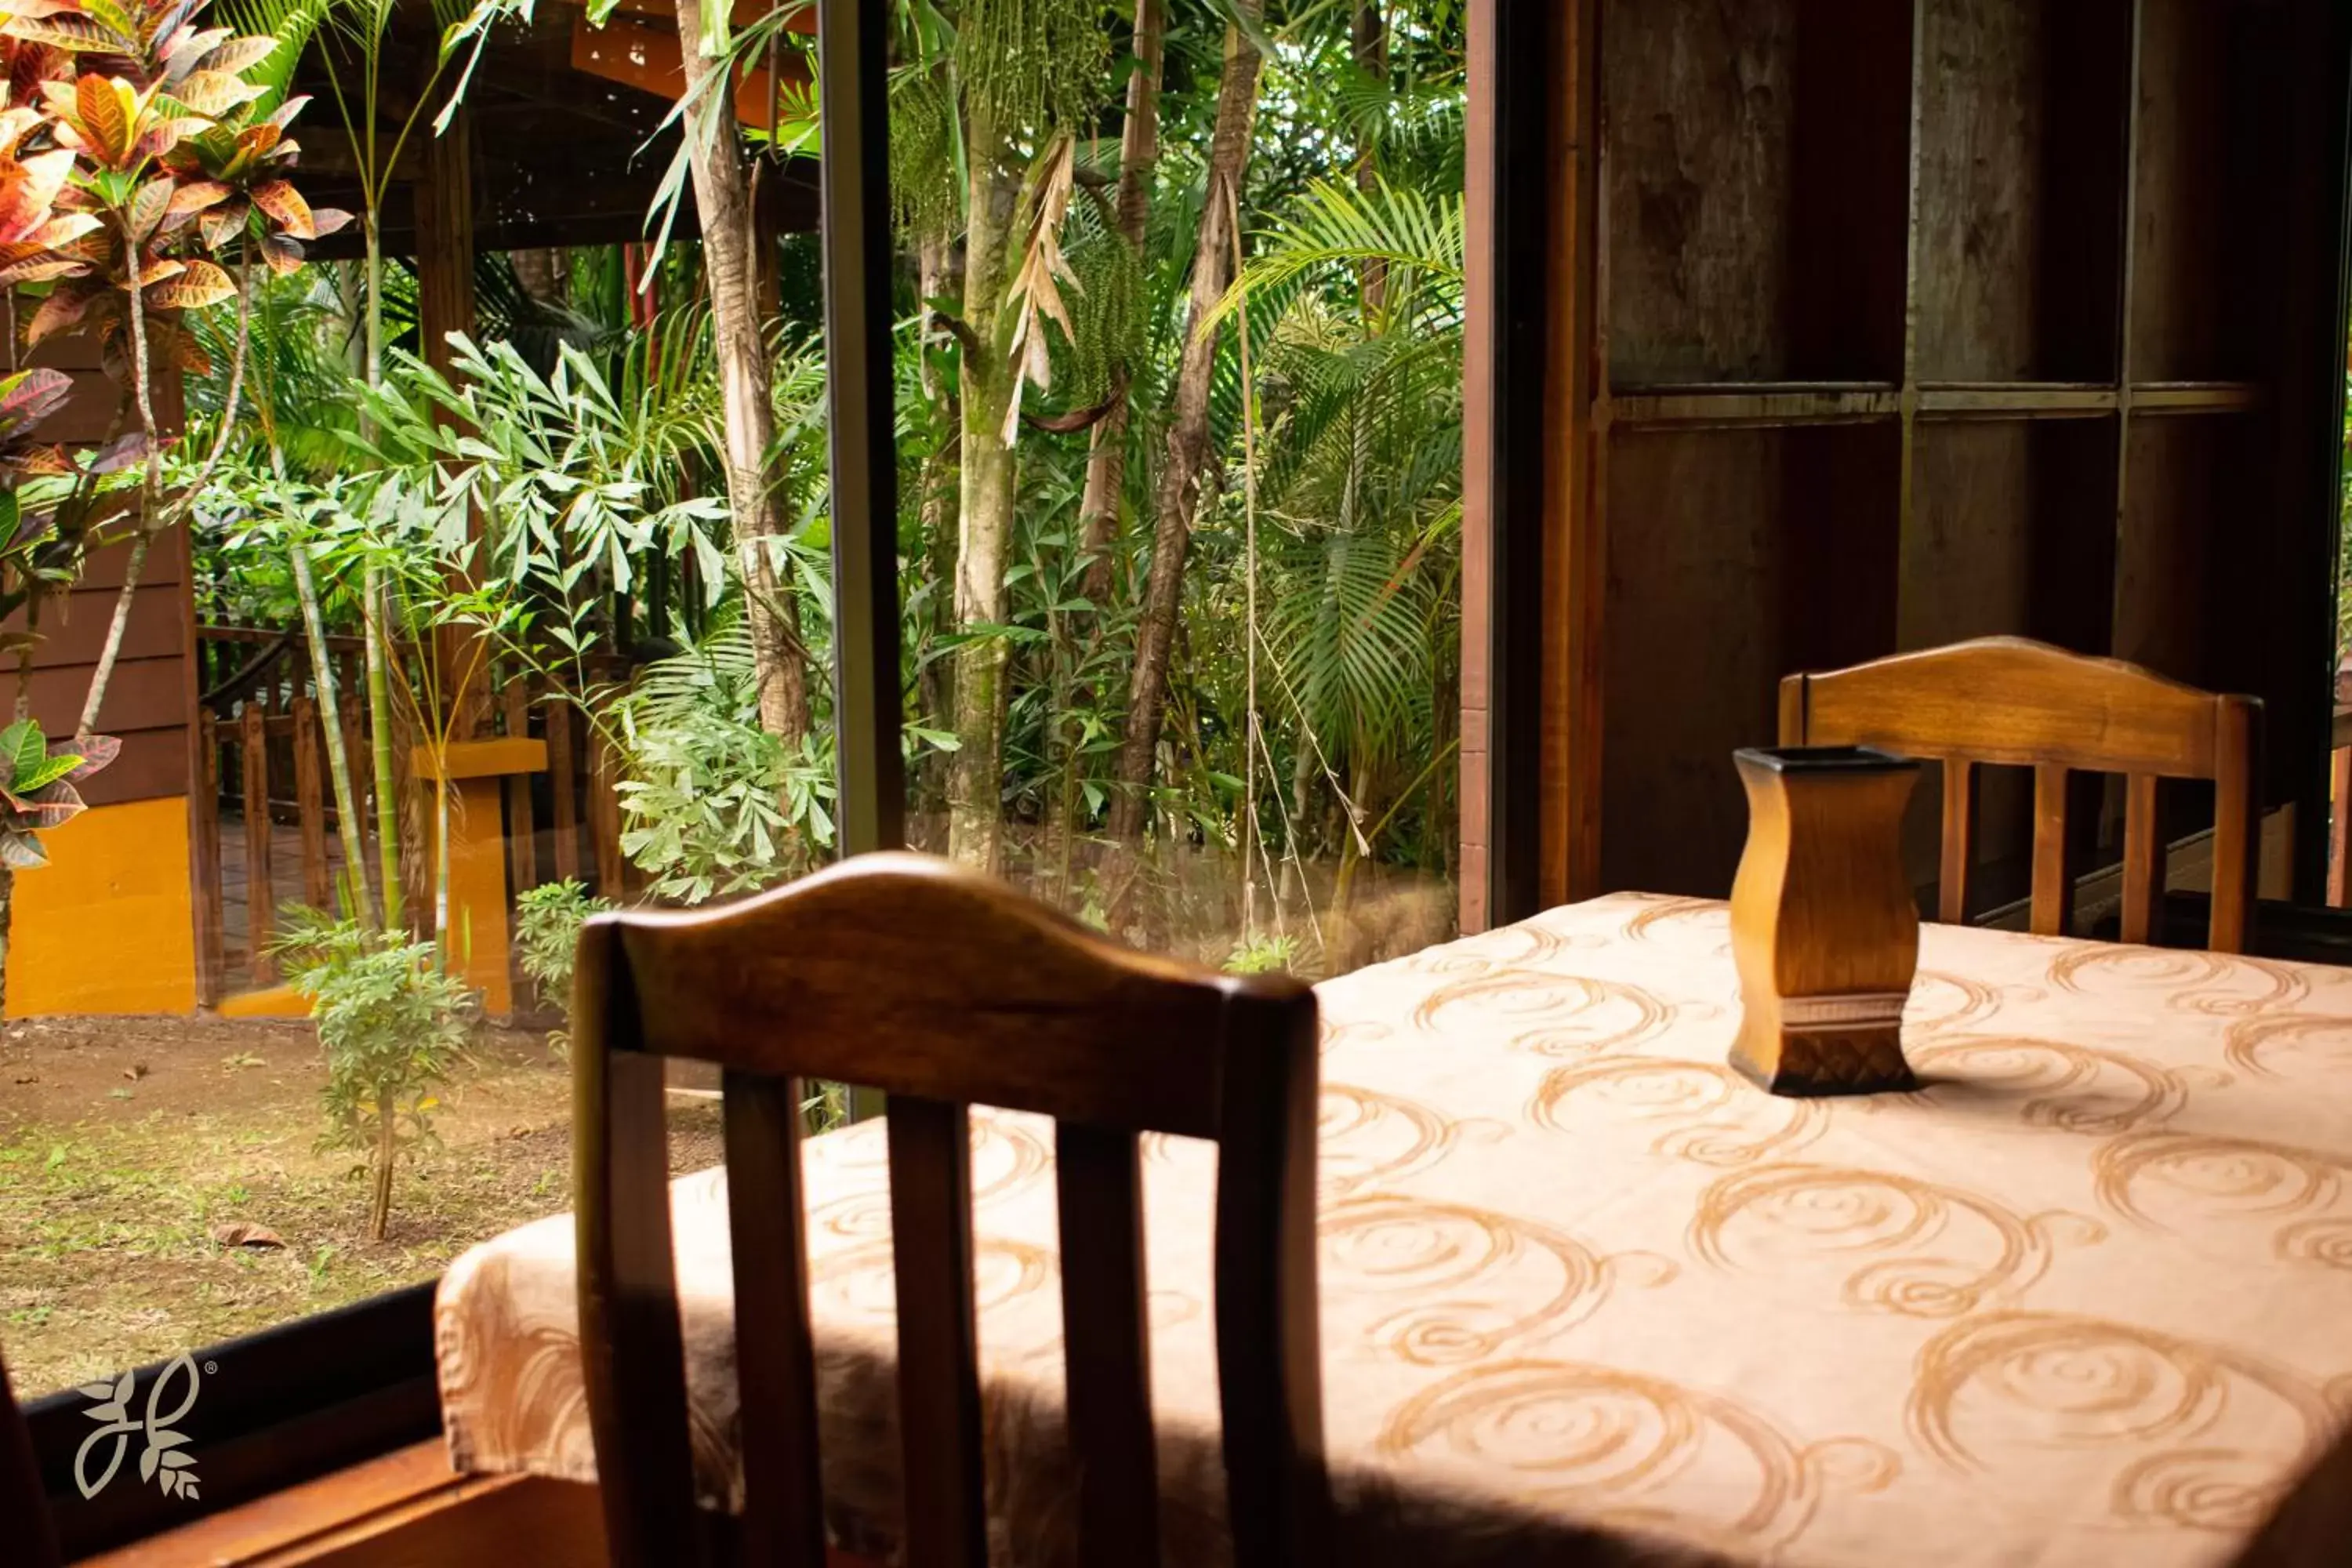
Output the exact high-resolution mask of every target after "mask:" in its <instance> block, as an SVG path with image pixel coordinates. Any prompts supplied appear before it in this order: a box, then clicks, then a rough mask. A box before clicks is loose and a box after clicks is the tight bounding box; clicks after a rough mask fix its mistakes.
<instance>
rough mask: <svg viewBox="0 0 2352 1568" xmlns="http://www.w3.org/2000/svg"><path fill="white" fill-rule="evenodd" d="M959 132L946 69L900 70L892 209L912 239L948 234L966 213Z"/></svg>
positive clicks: (895, 91) (893, 99)
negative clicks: (958, 170) (960, 176)
mask: <svg viewBox="0 0 2352 1568" xmlns="http://www.w3.org/2000/svg"><path fill="white" fill-rule="evenodd" d="M955 136H956V130H955V103H954V100H953V98H952V97H951V95H950V92H949V90H948V85H947V81H946V79H945V76H944V73H942V72H940V71H937V70H918V71H904V72H901V73H899V74H898V79H896V80H895V81H893V82H892V83H891V87H890V209H891V216H892V218H893V220H894V221H895V223H896V225H897V226H898V232H899V234H900V235H901V236H903V237H905V238H907V239H908V240H910V241H914V242H918V243H919V242H921V241H923V240H930V239H944V238H946V237H948V236H950V235H952V234H953V233H954V232H955V231H956V228H957V227H958V226H959V223H960V221H961V217H962V215H963V192H962V190H961V187H960V186H959V185H958V184H957V181H956V142H955Z"/></svg>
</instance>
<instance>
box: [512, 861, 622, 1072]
mask: <svg viewBox="0 0 2352 1568" xmlns="http://www.w3.org/2000/svg"><path fill="white" fill-rule="evenodd" d="M613 907H614V906H613V900H610V899H599V898H592V897H591V896H590V895H589V892H588V889H586V888H584V887H583V886H581V885H580V884H579V883H578V882H573V881H562V882H548V883H545V884H543V885H542V886H540V887H536V888H532V889H530V890H529V891H527V892H524V893H521V894H519V895H517V897H516V899H515V950H516V952H519V953H520V955H521V957H522V972H523V973H525V974H528V975H530V978H531V980H532V982H533V983H534V984H537V985H538V987H539V994H540V995H541V998H542V999H544V998H553V999H554V1000H555V1001H556V1002H557V1004H558V1005H561V1006H562V1007H563V1008H564V1009H565V1011H566V1012H567V1013H568V1012H569V1011H570V1009H571V1006H572V961H573V960H574V959H575V958H577V957H578V956H579V952H580V928H581V926H583V924H585V923H586V922H587V920H588V917H589V916H590V915H593V914H600V913H602V912H603V911H604V910H609V909H611V908H613ZM547 1048H548V1049H549V1050H551V1051H552V1052H554V1053H555V1054H556V1055H557V1056H559V1057H568V1056H570V1055H571V1054H572V1033H571V1031H570V1030H569V1029H553V1030H550V1031H549V1033H548V1037H547Z"/></svg>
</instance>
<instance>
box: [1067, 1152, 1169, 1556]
mask: <svg viewBox="0 0 2352 1568" xmlns="http://www.w3.org/2000/svg"><path fill="white" fill-rule="evenodd" d="M1055 1132H1056V1138H1055V1163H1056V1165H1057V1166H1058V1175H1059V1190H1060V1194H1061V1239H1062V1350H1063V1358H1064V1362H1065V1365H1066V1378H1067V1384H1068V1412H1069V1436H1070V1451H1071V1452H1072V1453H1073V1454H1076V1455H1078V1456H1079V1457H1080V1463H1079V1467H1078V1483H1079V1484H1078V1561H1079V1562H1080V1563H1083V1564H1084V1565H1085V1568H1128V1565H1130V1564H1131V1565H1133V1568H1153V1565H1154V1564H1156V1563H1159V1561H1160V1484H1159V1472H1158V1463H1157V1450H1156V1448H1155V1447H1154V1445H1153V1442H1152V1436H1151V1354H1150V1321H1149V1319H1148V1317H1147V1315H1146V1313H1145V1309H1144V1294H1145V1292H1144V1263H1143V1182H1142V1172H1141V1167H1140V1163H1139V1160H1138V1156H1137V1150H1136V1140H1135V1134H1134V1133H1132V1132H1124V1131H1114V1130H1110V1129H1106V1128H1100V1127H1089V1126H1087V1125H1085V1124H1084V1123H1081V1122H1076V1121H1064V1122H1061V1123H1059V1124H1058V1126H1057V1127H1056V1130H1055Z"/></svg>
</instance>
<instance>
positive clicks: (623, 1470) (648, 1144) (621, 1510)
mask: <svg viewBox="0 0 2352 1568" xmlns="http://www.w3.org/2000/svg"><path fill="white" fill-rule="evenodd" d="M572 1028H573V1031H574V1033H573V1044H572V1079H573V1082H572V1101H573V1105H574V1107H575V1114H574V1118H573V1129H574V1131H573V1136H574V1144H573V1150H572V1170H573V1172H574V1173H575V1174H574V1181H575V1183H576V1184H577V1190H576V1192H575V1193H574V1194H573V1198H574V1202H575V1205H576V1208H577V1211H578V1222H577V1223H578V1233H577V1237H576V1243H575V1244H576V1246H577V1248H578V1257H579V1260H580V1276H579V1279H580V1285H579V1289H580V1344H581V1352H582V1353H581V1361H582V1367H581V1370H582V1373H583V1380H584V1383H585V1388H586V1394H587V1402H588V1418H589V1425H590V1428H591V1430H592V1431H593V1435H594V1437H595V1444H596V1471H597V1483H598V1490H599V1491H600V1492H601V1493H602V1495H603V1499H604V1526H605V1532H606V1535H607V1537H608V1538H609V1546H610V1551H611V1552H612V1562H613V1568H670V1565H672V1564H676V1563H688V1562H694V1561H697V1560H698V1556H699V1554H698V1552H696V1551H695V1549H694V1543H695V1542H696V1541H697V1539H698V1535H697V1526H696V1522H695V1507H694V1458H693V1452H692V1449H691V1448H690V1447H689V1446H688V1438H687V1403H686V1352H685V1334H684V1331H683V1329H682V1327H681V1326H680V1323H679V1319H678V1304H677V1275H676V1271H675V1268H674V1267H673V1265H672V1262H671V1257H672V1252H671V1241H670V1222H669V1183H668V1180H667V1173H668V1133H667V1128H666V1126H665V1124H664V1122H663V1119H662V1112H663V1094H662V1078H663V1075H662V1059H661V1058H659V1057H656V1056H648V1055H646V1054H645V1053H644V1052H641V1051H639V1050H638V1049H636V1048H635V1047H636V1045H637V1042H638V1039H639V1035H638V1026H637V1018H636V1001H635V992H634V988H633V987H632V986H631V985H630V983H629V975H628V967H627V961H626V959H625V957H624V955H623V951H622V944H621V933H620V931H619V930H618V928H616V927H614V926H610V925H604V924H599V923H596V922H591V923H590V924H589V925H588V926H587V927H586V928H585V929H584V930H583V931H582V933H581V942H580V963H579V967H578V969H577V970H576V971H575V972H574V978H573V989H572Z"/></svg>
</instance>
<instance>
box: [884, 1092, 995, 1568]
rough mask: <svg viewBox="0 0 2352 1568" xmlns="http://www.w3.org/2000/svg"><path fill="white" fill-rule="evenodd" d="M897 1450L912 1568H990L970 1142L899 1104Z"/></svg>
mask: <svg viewBox="0 0 2352 1568" xmlns="http://www.w3.org/2000/svg"><path fill="white" fill-rule="evenodd" d="M885 1120H886V1121H887V1123H888V1126H889V1141H890V1236H891V1251H892V1256H893V1258H894V1260H895V1267H896V1268H897V1269H898V1441H899V1445H900V1453H901V1456H902V1463H901V1467H900V1474H901V1478H902V1481H903V1485H902V1488H901V1492H900V1495H901V1497H902V1498H903V1500H904V1502H905V1508H906V1558H905V1560H906V1561H907V1562H908V1563H920V1564H922V1565H923V1568H987V1563H988V1531H987V1512H986V1508H985V1506H984V1500H983V1497H982V1483H983V1479H984V1477H983V1473H982V1462H981V1449H980V1362H979V1353H978V1350H977V1346H976V1341H975V1331H974V1328H973V1324H972V1302H971V1289H972V1273H971V1137H970V1134H969V1131H968V1127H967V1118H966V1113H965V1110H964V1108H963V1107H962V1106H961V1105H957V1104H951V1103H950V1102H947V1101H943V1100H923V1099H919V1098H917V1097H915V1096H912V1095H903V1094H899V1095H893V1096H891V1097H890V1109H889V1111H888V1113H887V1117H886V1118H885Z"/></svg>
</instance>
